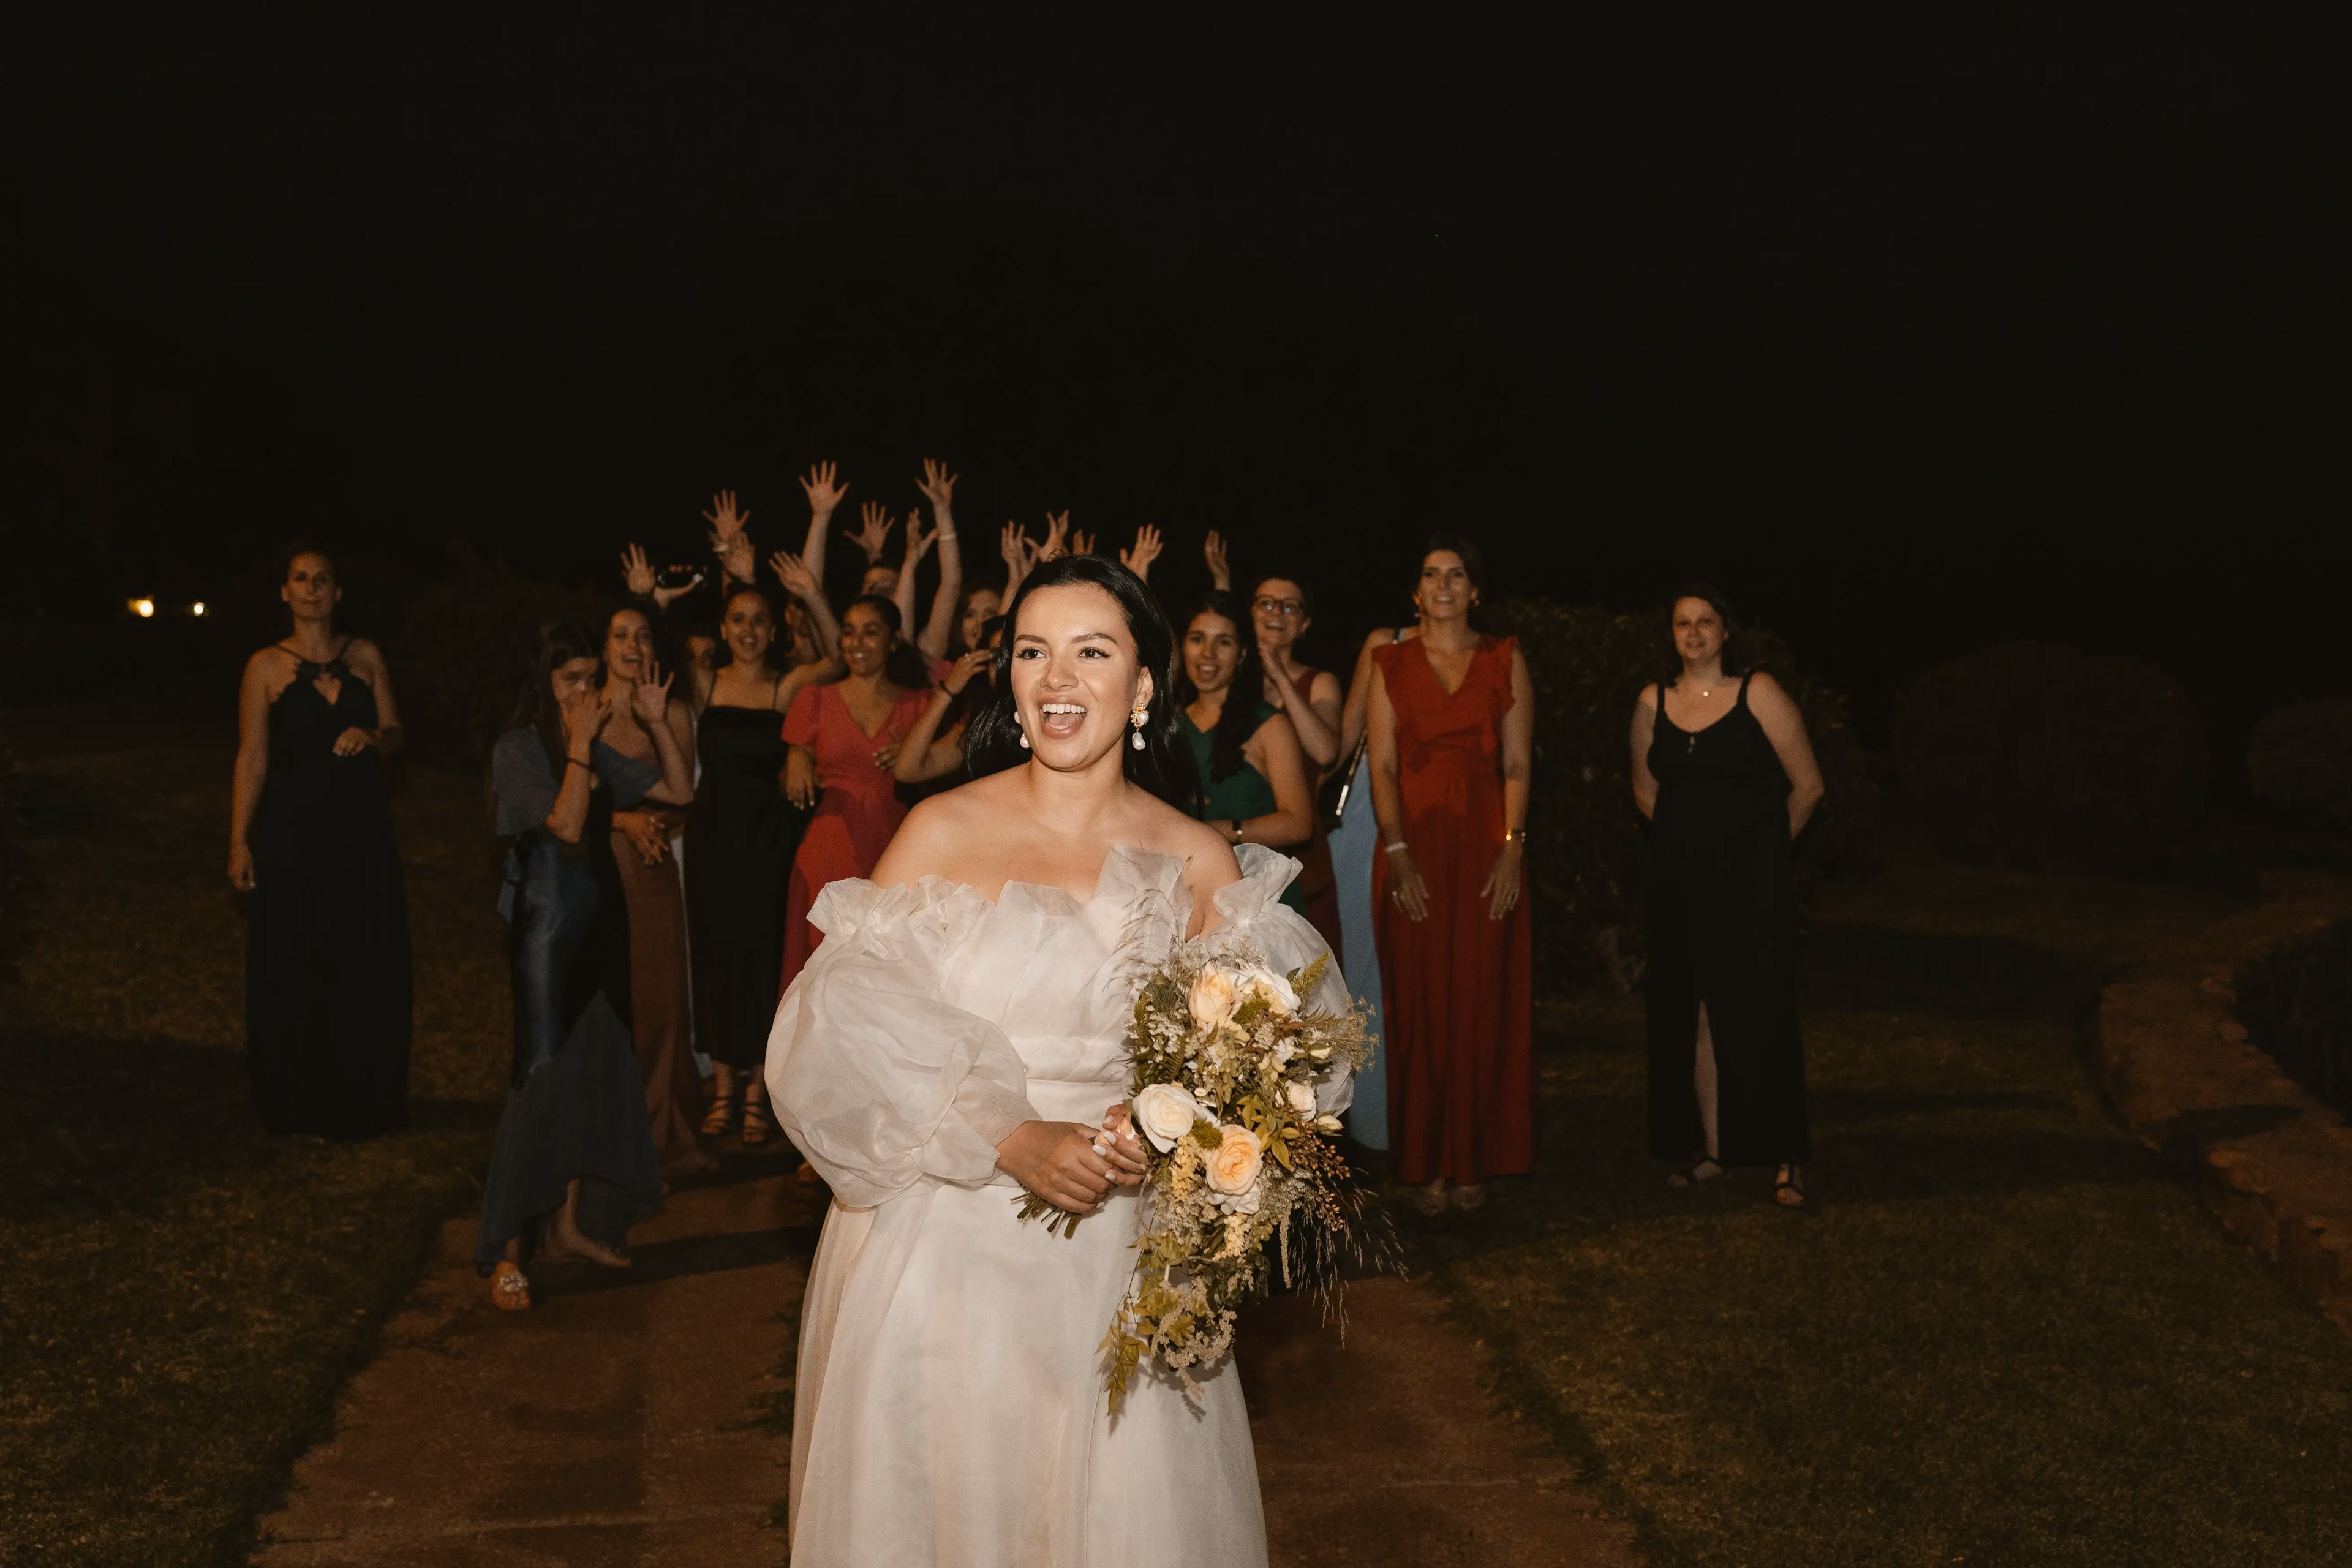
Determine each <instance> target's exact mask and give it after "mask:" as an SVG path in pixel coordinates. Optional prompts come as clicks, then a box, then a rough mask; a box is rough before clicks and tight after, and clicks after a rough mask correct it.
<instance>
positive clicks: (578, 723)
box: [563, 686, 613, 752]
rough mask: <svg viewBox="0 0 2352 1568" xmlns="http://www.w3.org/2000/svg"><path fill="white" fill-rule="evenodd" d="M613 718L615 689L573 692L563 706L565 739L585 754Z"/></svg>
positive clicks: (574, 749)
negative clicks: (607, 722) (589, 745)
mask: <svg viewBox="0 0 2352 1568" xmlns="http://www.w3.org/2000/svg"><path fill="white" fill-rule="evenodd" d="M612 717H613V689H612V688H611V687H609V686H608V687H604V688H601V689H595V688H592V689H585V690H582V691H576V692H573V693H572V696H571V698H570V699H569V700H566V701H565V702H564V704H563V739H564V742H565V744H566V745H567V746H568V747H569V748H570V749H571V750H572V751H573V752H586V751H587V750H588V743H589V742H591V741H593V740H594V739H595V738H596V737H597V735H598V734H599V733H601V732H602V731H603V730H604V725H605V723H606V721H609V720H610V719H611V718H612Z"/></svg>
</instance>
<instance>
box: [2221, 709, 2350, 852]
mask: <svg viewBox="0 0 2352 1568" xmlns="http://www.w3.org/2000/svg"><path fill="white" fill-rule="evenodd" d="M2246 779H2247V783H2248V784H2249V785H2251V786H2252V790H2253V795H2254V798H2255V799H2256V800H2259V801H2261V802H2262V803H2263V805H2274V806H2277V807H2279V808H2281V809H2282V810H2285V811H2292V812H2295V813H2297V814H2299V815H2303V816H2320V817H2325V818H2326V819H2327V820H2328V821H2330V822H2332V823H2334V824H2335V825H2336V826H2338V827H2347V828H2352V701H2347V700H2343V699H2341V698H2338V699H2336V700H2331V701H2326V702H2293V703H2289V704H2288V705H2287V706H2286V707H2284V708H2277V709H2273V710H2271V711H2270V712H2269V713H2266V714H2264V715H2263V721H2262V722H2261V723H2259V724H2257V725H2255V726H2254V738H2253V741H2252V743H2251V744H2250V745H2249V746H2248V747H2247V749H2246Z"/></svg>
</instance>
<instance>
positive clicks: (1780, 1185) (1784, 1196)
mask: <svg viewBox="0 0 2352 1568" xmlns="http://www.w3.org/2000/svg"><path fill="white" fill-rule="evenodd" d="M1772 1201H1773V1202H1774V1203H1777V1204H1779V1205H1780V1206H1781V1207H1782V1208H1786V1209H1801V1208H1803V1207H1804V1206H1805V1173H1804V1170H1803V1168H1802V1167H1801V1166H1798V1165H1793V1164H1791V1165H1783V1166H1781V1167H1780V1173H1779V1175H1778V1177H1777V1178H1776V1179H1775V1180H1774V1181H1773V1183H1772Z"/></svg>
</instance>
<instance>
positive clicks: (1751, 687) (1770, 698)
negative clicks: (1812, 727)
mask: <svg viewBox="0 0 2352 1568" xmlns="http://www.w3.org/2000/svg"><path fill="white" fill-rule="evenodd" d="M1748 706H1749V707H1751V708H1755V709H1758V710H1759V711H1760V710H1771V711H1773V712H1775V713H1783V714H1786V713H1794V712H1796V711H1797V700H1796V699H1795V698H1793V697H1791V696H1790V695H1789V689H1788V688H1787V687H1785V686H1783V685H1781V684H1780V682H1779V681H1777V680H1775V679H1772V672H1771V671H1770V670H1768V669H1759V670H1758V671H1757V672H1756V673H1755V674H1753V675H1751V676H1749V677H1748Z"/></svg>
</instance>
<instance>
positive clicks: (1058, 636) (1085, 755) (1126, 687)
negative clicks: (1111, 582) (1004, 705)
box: [1009, 583, 1151, 771]
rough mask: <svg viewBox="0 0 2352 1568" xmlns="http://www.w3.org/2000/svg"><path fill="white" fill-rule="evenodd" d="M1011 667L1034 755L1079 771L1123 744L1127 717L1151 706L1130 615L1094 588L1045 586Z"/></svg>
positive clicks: (1016, 703)
mask: <svg viewBox="0 0 2352 1568" xmlns="http://www.w3.org/2000/svg"><path fill="white" fill-rule="evenodd" d="M1012 648H1013V654H1012V658H1011V662H1010V665H1009V668H1010V670H1011V674H1012V681H1013V710H1014V711H1015V713H1016V714H1018V715H1019V718H1020V721H1021V731H1022V733H1023V734H1024V735H1026V736H1027V737H1028V738H1029V746H1030V750H1031V752H1032V753H1033V754H1034V756H1035V757H1036V758H1037V760H1038V761H1039V762H1041V763H1045V765H1046V766H1047V767H1049V768H1054V769H1056V770H1062V771H1076V770H1077V769H1080V768H1083V767H1086V766H1088V765H1090V764H1092V763H1096V762H1097V761H1099V760H1100V759H1101V757H1102V754H1103V753H1104V752H1108V751H1109V750H1111V749H1112V748H1114V747H1116V746H1118V744H1119V742H1120V738H1121V736H1122V735H1124V734H1125V732H1126V730H1127V723H1128V714H1129V712H1130V711H1131V710H1134V709H1135V708H1137V707H1139V706H1143V705H1145V704H1148V703H1149V702H1150V700H1151V676H1150V671H1148V670H1145V669H1143V668H1141V667H1140V665H1139V662H1138V660H1137V656H1136V649H1135V634H1134V633H1133V632H1132V631H1130V630H1129V628H1128V625H1127V613H1126V612H1125V611H1124V610H1122V609H1121V608H1120V607H1119V603H1118V600H1117V599H1115V598H1113V597H1111V595H1110V594H1109V593H1108V591H1106V590H1104V589H1102V588H1097V587H1096V586H1095V585H1094V584H1090V583H1065V584H1056V585H1055V586H1054V587H1051V588H1040V589H1038V590H1036V591H1035V592H1034V593H1032V594H1030V595H1027V596H1026V597H1025V598H1024V599H1023V600H1022V601H1021V624H1020V626H1017V627H1015V628H1014V629H1013V637H1012Z"/></svg>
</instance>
